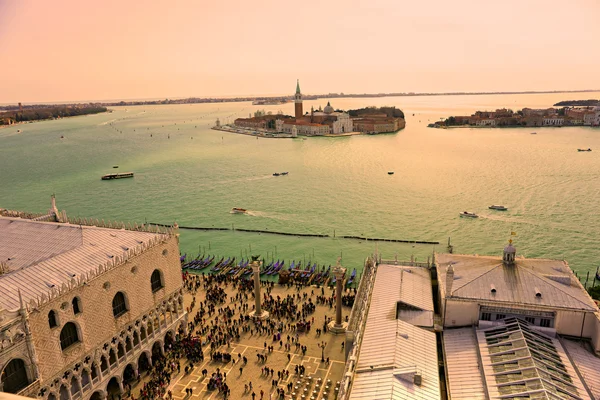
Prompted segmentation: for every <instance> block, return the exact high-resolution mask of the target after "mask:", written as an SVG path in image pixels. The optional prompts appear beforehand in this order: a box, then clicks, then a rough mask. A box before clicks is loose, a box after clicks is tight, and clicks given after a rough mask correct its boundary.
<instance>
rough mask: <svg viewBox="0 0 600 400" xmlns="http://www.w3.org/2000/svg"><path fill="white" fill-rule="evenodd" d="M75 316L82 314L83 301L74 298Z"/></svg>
mask: <svg viewBox="0 0 600 400" xmlns="http://www.w3.org/2000/svg"><path fill="white" fill-rule="evenodd" d="M72 304H73V314H79V313H80V312H81V300H79V297H73V301H72Z"/></svg>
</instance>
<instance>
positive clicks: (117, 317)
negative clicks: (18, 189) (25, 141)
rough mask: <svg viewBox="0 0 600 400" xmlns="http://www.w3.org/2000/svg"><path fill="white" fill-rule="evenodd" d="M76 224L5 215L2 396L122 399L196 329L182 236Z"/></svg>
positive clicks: (0, 238)
mask: <svg viewBox="0 0 600 400" xmlns="http://www.w3.org/2000/svg"><path fill="white" fill-rule="evenodd" d="M67 221H68V219H67V217H66V214H65V213H64V212H62V213H59V212H58V210H57V209H56V206H55V205H54V203H53V206H52V208H51V209H50V211H49V212H48V214H46V215H32V214H27V213H23V212H14V211H8V210H1V209H0V260H2V262H1V263H0V392H7V393H15V394H20V395H23V396H27V397H34V398H39V399H43V400H58V399H67V400H69V399H86V400H88V399H92V400H98V399H105V398H106V396H107V394H108V395H111V396H112V395H113V394H114V395H120V394H123V393H124V391H123V386H124V384H125V383H127V382H129V381H131V380H132V379H134V378H135V377H137V374H138V372H141V371H144V370H148V369H149V368H150V366H151V365H152V359H153V358H155V357H159V356H160V355H161V354H162V353H163V352H164V347H165V346H167V345H168V344H169V343H171V342H173V341H174V340H175V338H176V335H177V334H178V332H184V331H185V329H186V327H187V323H186V322H187V313H186V311H185V310H184V308H183V292H182V277H181V266H180V262H179V239H178V236H179V235H178V234H177V231H176V230H167V229H164V230H162V231H160V232H159V231H158V230H154V229H148V228H147V227H143V226H142V227H138V226H134V227H131V226H129V227H125V225H124V224H122V223H114V224H109V223H104V222H103V221H102V222H99V221H97V220H96V221H91V220H80V219H77V220H71V223H69V222H67ZM0 397H2V395H0Z"/></svg>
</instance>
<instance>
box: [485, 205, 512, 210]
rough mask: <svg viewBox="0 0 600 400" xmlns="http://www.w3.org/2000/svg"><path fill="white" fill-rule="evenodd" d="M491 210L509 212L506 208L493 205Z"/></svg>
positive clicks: (490, 207)
mask: <svg viewBox="0 0 600 400" xmlns="http://www.w3.org/2000/svg"><path fill="white" fill-rule="evenodd" d="M488 208H489V209H490V210H497V211H507V210H508V208H506V207H504V206H497V205H491V206H489V207H488Z"/></svg>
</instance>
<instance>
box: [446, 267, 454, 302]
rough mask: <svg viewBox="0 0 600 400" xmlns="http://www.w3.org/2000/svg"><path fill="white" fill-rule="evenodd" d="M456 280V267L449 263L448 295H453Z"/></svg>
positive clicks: (447, 276) (447, 271)
mask: <svg viewBox="0 0 600 400" xmlns="http://www.w3.org/2000/svg"><path fill="white" fill-rule="evenodd" d="M453 282H454V267H453V266H452V264H450V265H448V269H447V270H446V297H448V296H452V283H453Z"/></svg>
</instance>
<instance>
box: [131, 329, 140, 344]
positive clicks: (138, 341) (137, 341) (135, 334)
mask: <svg viewBox="0 0 600 400" xmlns="http://www.w3.org/2000/svg"><path fill="white" fill-rule="evenodd" d="M139 343H140V337H139V336H138V333H137V332H133V345H134V346H137V345H138V344H139Z"/></svg>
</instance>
